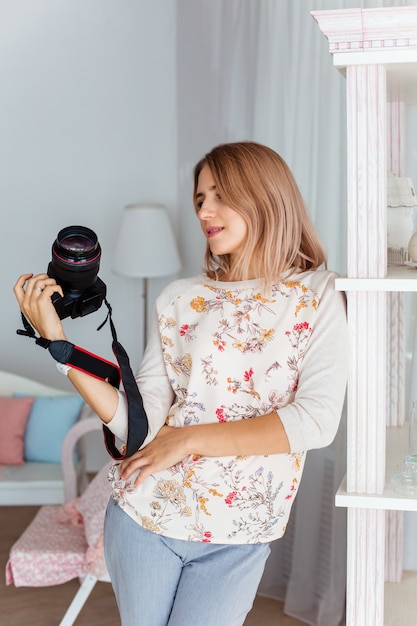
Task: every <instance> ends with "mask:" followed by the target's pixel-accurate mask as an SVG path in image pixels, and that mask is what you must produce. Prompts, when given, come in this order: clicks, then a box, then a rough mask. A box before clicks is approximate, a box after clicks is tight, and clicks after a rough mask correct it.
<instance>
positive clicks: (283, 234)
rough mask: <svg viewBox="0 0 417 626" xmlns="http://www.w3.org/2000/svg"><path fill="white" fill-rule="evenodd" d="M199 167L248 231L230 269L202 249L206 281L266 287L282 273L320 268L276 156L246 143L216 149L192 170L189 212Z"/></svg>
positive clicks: (317, 250) (320, 255) (319, 255)
mask: <svg viewBox="0 0 417 626" xmlns="http://www.w3.org/2000/svg"><path fill="white" fill-rule="evenodd" d="M205 165H207V166H208V167H209V168H210V171H211V174H212V176H213V178H214V182H215V184H216V188H217V190H218V192H219V194H220V195H221V197H222V200H223V201H224V202H225V204H226V205H228V206H229V207H230V208H232V209H234V210H235V211H236V212H237V213H239V215H241V216H242V218H243V219H244V220H245V222H246V224H247V229H248V236H247V239H246V241H245V243H244V245H243V246H242V249H241V250H240V252H239V253H238V255H235V256H234V259H233V267H232V264H231V257H230V255H228V254H226V255H220V256H215V255H213V254H212V252H211V251H210V248H209V246H208V244H207V247H206V254H205V272H206V274H207V276H208V277H210V278H214V279H221V278H224V277H227V278H228V279H229V280H246V279H247V278H250V277H253V276H256V277H259V278H263V279H264V281H265V283H266V285H268V284H271V283H272V282H273V281H274V280H277V279H278V280H279V279H280V278H282V276H283V274H284V273H285V272H286V271H287V270H292V271H300V272H301V271H306V270H314V269H317V268H318V267H320V266H321V265H324V266H326V255H325V252H324V250H323V248H322V245H321V243H320V241H319V238H318V236H317V233H316V231H315V229H314V227H313V225H312V223H311V220H310V218H309V216H308V214H307V210H306V207H305V204H304V201H303V198H302V196H301V193H300V190H299V188H298V186H297V183H296V182H295V179H294V176H293V175H292V173H291V170H290V169H289V167H288V165H287V164H286V162H285V161H284V159H283V158H282V157H281V156H280V155H279V154H277V153H276V152H274V150H272V149H271V148H268V147H267V146H263V145H261V144H258V143H254V142H250V141H244V142H238V143H226V144H221V145H219V146H216V147H215V148H213V150H211V152H209V153H208V154H206V155H205V156H204V157H203V158H202V159H201V160H200V161H199V162H198V163H197V165H196V166H195V168H194V206H195V207H196V193H197V185H198V177H199V175H200V172H201V170H202V169H203V167H204V166H205ZM196 209H197V207H196Z"/></svg>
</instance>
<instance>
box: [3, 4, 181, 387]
mask: <svg viewBox="0 0 417 626" xmlns="http://www.w3.org/2000/svg"><path fill="white" fill-rule="evenodd" d="M175 62H176V61H175V3H173V2H167V1H166V0H152V2H149V1H147V0H123V2H120V0H106V1H105V2H103V0H88V1H83V0H60V1H59V2H56V0H2V2H1V3H0V92H1V98H0V171H1V179H0V210H1V233H2V242H1V246H0V294H1V325H0V345H1V350H0V369H7V370H10V371H13V372H16V373H19V374H22V375H25V376H30V377H33V378H36V379H38V380H40V381H42V382H47V383H49V384H54V385H56V386H61V387H64V388H65V386H66V385H67V382H66V381H65V379H63V378H62V377H61V376H60V375H59V374H58V373H57V372H56V371H55V368H54V367H53V363H51V358H50V357H49V355H48V354H47V353H46V352H43V351H42V349H41V348H38V347H35V345H33V343H32V342H31V341H30V340H29V339H26V338H22V337H19V336H17V335H16V332H15V331H16V329H17V328H18V327H20V317H19V312H18V307H17V303H16V301H15V299H14V295H13V293H12V286H13V284H14V282H15V280H16V278H17V277H18V275H20V274H21V273H24V272H34V273H38V272H44V271H46V267H47V264H48V262H49V260H50V255H51V245H52V242H53V240H54V239H55V236H56V234H57V232H58V231H59V230H60V229H61V228H63V227H64V226H68V225H70V224H76V223H80V224H83V225H85V226H89V227H90V228H93V229H94V230H95V231H96V232H97V234H98V236H99V240H100V242H101V245H102V250H103V253H102V263H101V269H100V276H101V278H102V279H103V280H104V282H105V283H106V284H107V286H108V297H109V300H110V302H111V304H112V305H113V309H114V320H115V323H116V327H117V329H118V332H119V339H120V341H121V342H122V343H123V344H124V345H125V347H126V349H127V350H128V352H129V354H130V355H131V359H132V363H133V364H134V366H136V364H137V363H138V361H139V358H140V355H141V353H142V333H141V324H142V315H141V305H142V300H141V288H142V284H141V281H140V280H135V279H128V278H123V277H119V276H117V275H115V274H114V273H113V272H112V271H111V257H112V245H113V242H114V238H115V235H116V233H117V229H118V225H119V221H120V218H121V214H122V210H123V207H124V206H125V205H126V204H129V203H133V202H160V203H163V204H165V205H166V206H167V208H168V210H169V212H170V216H171V218H172V222H173V224H174V225H175V228H177V212H178V191H177V161H176V159H177V156H176V154H177V128H176V83H175ZM138 245H140V242H138ZM171 279H172V277H169V278H167V280H165V279H158V280H154V281H152V284H151V298H153V297H154V295H155V293H157V292H158V291H159V290H160V288H161V286H163V284H165V283H166V282H168V280H171ZM104 317H105V310H104V308H103V309H101V310H100V311H99V312H97V313H94V314H92V315H89V316H87V317H85V318H83V319H78V320H66V321H65V328H66V331H67V334H68V335H69V338H70V339H71V340H72V341H74V342H75V343H78V344H79V345H82V346H84V347H85V348H87V349H89V350H91V351H93V352H96V353H98V354H101V355H102V356H104V357H107V358H113V355H112V353H111V335H110V330H109V329H108V327H105V328H104V329H103V330H101V331H100V333H97V332H96V328H97V326H98V325H99V324H100V322H101V321H102V320H103V319H104ZM41 351H42V352H41Z"/></svg>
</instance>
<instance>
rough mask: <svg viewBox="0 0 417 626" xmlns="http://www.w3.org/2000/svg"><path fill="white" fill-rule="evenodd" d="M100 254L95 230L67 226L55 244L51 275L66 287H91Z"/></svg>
mask: <svg viewBox="0 0 417 626" xmlns="http://www.w3.org/2000/svg"><path fill="white" fill-rule="evenodd" d="M100 257H101V248H100V244H99V242H98V239H97V235H96V234H95V232H94V231H92V230H90V228H86V227H85V226H67V227H66V228H63V229H62V230H61V231H60V232H59V233H58V235H57V238H56V240H55V241H54V243H53V245H52V261H51V274H52V275H53V276H54V277H55V278H56V279H57V282H58V283H59V284H61V285H62V286H63V287H64V289H65V290H70V291H80V290H83V289H87V288H88V287H91V286H92V285H94V283H95V282H96V278H97V274H98V270H99V266H100ZM48 273H49V272H48Z"/></svg>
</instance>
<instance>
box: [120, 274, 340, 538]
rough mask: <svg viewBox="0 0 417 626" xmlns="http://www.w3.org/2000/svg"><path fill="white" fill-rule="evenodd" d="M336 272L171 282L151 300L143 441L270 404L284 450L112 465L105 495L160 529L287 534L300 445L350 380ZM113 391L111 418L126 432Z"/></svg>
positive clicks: (326, 424)
mask: <svg viewBox="0 0 417 626" xmlns="http://www.w3.org/2000/svg"><path fill="white" fill-rule="evenodd" d="M334 278H335V274H333V273H331V272H327V271H315V272H305V273H302V274H295V275H293V276H289V277H288V278H287V279H285V280H283V281H282V282H279V283H277V284H274V285H273V287H272V290H271V292H270V294H268V295H264V294H263V293H262V289H261V285H260V282H259V281H258V280H248V281H244V282H235V283H232V282H224V283H222V282H217V281H213V280H210V279H208V278H206V277H203V276H197V277H194V278H189V279H184V280H179V281H175V282H174V283H172V284H171V285H170V286H169V287H167V288H166V289H165V290H164V292H163V293H162V295H161V296H160V297H159V299H158V300H157V302H156V311H155V317H154V327H153V330H152V333H151V337H150V340H149V344H148V347H147V349H146V352H145V355H144V359H143V362H142V365H141V367H140V369H139V372H138V374H137V382H138V385H139V388H140V390H141V393H142V396H143V400H144V405H145V409H146V412H147V415H148V420H149V433H148V437H147V440H146V441H145V444H144V445H146V442H148V441H150V440H151V439H152V438H153V437H155V435H156V433H157V432H158V430H159V429H160V428H161V427H162V425H163V424H164V423H166V424H168V425H169V426H173V427H191V428H192V427H193V425H195V424H203V423H211V422H220V423H221V422H228V421H234V420H241V419H251V418H252V417H254V416H256V415H262V414H266V413H271V412H273V411H276V412H277V413H278V414H279V416H280V419H281V421H282V422H283V425H284V428H285V430H286V433H287V436H288V439H289V442H290V446H291V452H290V453H288V454H271V455H265V456H239V457H235V456H230V457H205V456H198V455H192V456H189V457H187V458H185V459H183V460H182V461H181V462H180V463H177V464H176V465H175V466H173V467H170V468H169V469H167V470H164V471H161V472H159V473H157V474H154V475H152V476H150V477H148V478H147V480H146V481H144V483H143V484H142V485H140V486H139V488H135V487H134V485H133V482H134V478H135V475H136V474H134V475H133V477H131V478H130V479H129V480H127V481H122V480H121V479H120V477H119V472H118V464H115V465H113V467H112V468H111V471H110V480H111V484H112V493H113V498H114V499H115V500H116V501H117V503H118V504H119V506H120V507H121V508H122V509H123V510H124V511H125V512H126V513H127V514H128V515H129V516H130V517H132V518H133V519H134V520H135V521H136V522H137V523H138V524H141V525H142V526H144V527H145V528H147V529H148V530H150V531H152V532H155V533H160V534H162V535H165V536H169V537H174V538H177V539H184V540H189V541H203V542H212V543H263V542H270V541H271V540H274V539H277V538H279V537H281V536H282V535H283V534H284V532H285V527H286V524H287V521H288V517H289V514H290V510H291V506H292V503H293V502H294V498H295V496H296V494H297V491H298V487H299V485H300V480H301V476H302V472H303V467H304V462H305V456H306V450H308V449H311V448H318V447H322V446H325V445H328V444H329V443H331V441H332V440H333V438H334V436H335V434H336V431H337V428H338V424H339V420H340V415H341V410H342V405H343V399H344V394H345V386H346V378H347V328H346V311H345V298H344V295H343V294H342V293H340V292H337V291H335V289H334ZM126 426H127V411H126V401H125V398H124V396H123V394H120V400H119V406H118V409H117V412H116V414H115V416H114V418H113V419H112V421H111V422H110V424H109V427H110V428H111V430H112V431H113V432H114V433H115V435H116V436H118V437H120V438H121V439H122V440H125V439H126Z"/></svg>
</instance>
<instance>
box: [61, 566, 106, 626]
mask: <svg viewBox="0 0 417 626" xmlns="http://www.w3.org/2000/svg"><path fill="white" fill-rule="evenodd" d="M96 582H97V578H96V577H95V576H92V575H91V574H87V575H86V577H85V578H84V580H83V582H82V584H81V586H80V588H79V590H78V591H77V593H76V594H75V596H74V598H73V600H72V602H71V604H70V605H69V607H68V609H67V611H66V613H65V615H64V617H63V618H62V620H61V622H60V623H59V626H72V625H73V623H74V622H75V620H76V619H77V616H78V614H79V612H80V611H81V609H82V608H83V606H84V604H85V602H86V600H87V598H88V596H89V595H90V593H91V592H92V590H93V588H94V585H95V584H96Z"/></svg>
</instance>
